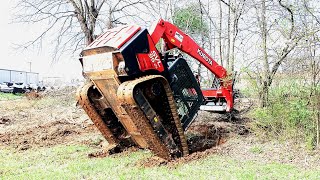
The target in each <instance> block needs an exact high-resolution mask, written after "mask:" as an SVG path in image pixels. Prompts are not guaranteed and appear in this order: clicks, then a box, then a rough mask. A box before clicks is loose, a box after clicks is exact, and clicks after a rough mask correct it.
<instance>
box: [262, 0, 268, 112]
mask: <svg viewBox="0 0 320 180" xmlns="http://www.w3.org/2000/svg"><path fill="white" fill-rule="evenodd" d="M260 27H261V36H262V54H263V57H262V63H263V77H262V83H263V84H262V92H261V94H262V96H261V99H260V100H261V103H260V105H261V107H266V106H267V103H268V96H269V83H268V81H269V76H270V70H269V62H268V54H267V20H266V1H265V0H262V2H261V26H260Z"/></svg>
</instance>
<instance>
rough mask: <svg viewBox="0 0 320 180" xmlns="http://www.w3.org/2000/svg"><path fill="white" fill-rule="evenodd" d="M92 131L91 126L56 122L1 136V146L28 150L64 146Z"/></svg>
mask: <svg viewBox="0 0 320 180" xmlns="http://www.w3.org/2000/svg"><path fill="white" fill-rule="evenodd" d="M91 131H94V130H93V128H92V127H90V126H87V127H84V126H82V125H81V124H75V123H69V122H62V121H55V122H51V123H47V124H44V125H38V126H36V127H35V128H29V129H25V130H22V131H17V132H6V133H3V134H0V145H7V146H11V147H14V148H16V149H18V150H27V149H29V148H32V147H43V146H52V145H56V144H64V143H66V142H70V141H72V140H73V139H74V138H77V136H78V135H79V134H83V133H88V132H91Z"/></svg>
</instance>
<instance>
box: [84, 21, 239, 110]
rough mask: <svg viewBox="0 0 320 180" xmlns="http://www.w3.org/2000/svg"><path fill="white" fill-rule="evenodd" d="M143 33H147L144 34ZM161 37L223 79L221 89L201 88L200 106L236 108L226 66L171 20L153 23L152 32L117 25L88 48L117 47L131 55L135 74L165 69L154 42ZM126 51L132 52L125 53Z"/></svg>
mask: <svg viewBox="0 0 320 180" xmlns="http://www.w3.org/2000/svg"><path fill="white" fill-rule="evenodd" d="M141 34H144V35H143V36H142V35H141ZM161 38H162V39H163V40H164V42H165V48H166V50H170V49H173V48H177V49H179V50H180V51H182V52H184V53H187V54H188V55H190V56H191V57H193V58H194V59H196V60H197V61H199V62H200V63H201V64H202V65H204V66H205V67H206V68H207V69H209V70H210V71H211V72H212V73H213V74H214V75H215V77H216V78H218V79H219V80H220V87H219V88H218V89H215V88H209V89H201V91H202V94H203V96H204V98H205V103H204V105H203V106H201V107H200V109H202V110H206V111H227V112H229V111H231V110H232V108H233V88H232V79H231V78H230V76H229V75H228V73H227V71H226V69H225V68H223V67H222V66H220V65H219V64H218V63H217V62H216V61H215V60H214V59H213V58H212V57H211V56H210V55H209V54H208V53H207V52H206V51H205V50H204V49H203V48H201V47H200V46H199V45H198V44H197V43H196V42H195V41H194V40H193V39H192V38H191V37H189V36H188V35H187V34H185V33H184V32H182V31H181V30H180V29H179V28H178V27H176V26H175V25H173V24H171V23H170V22H167V21H164V20H163V19H160V20H158V21H157V22H155V23H154V24H153V26H152V27H151V29H150V30H149V32H148V31H147V30H145V29H142V28H141V27H139V26H136V25H127V26H121V27H118V28H114V29H111V30H108V31H106V32H105V33H103V34H102V35H100V36H99V37H98V38H97V39H96V40H95V41H94V42H92V43H91V44H90V45H89V46H88V47H87V48H88V49H97V51H98V50H99V47H101V48H102V47H106V46H108V47H113V48H114V49H118V50H119V51H121V53H122V54H123V55H124V59H130V58H131V60H130V61H128V62H126V71H127V74H129V75H132V76H134V75H135V74H136V73H137V72H148V71H156V72H158V73H162V72H163V71H165V67H164V66H165V65H164V64H163V62H162V61H161V56H160V54H159V51H158V50H157V48H156V46H155V45H156V44H157V43H158V42H159V40H160V39H161ZM136 39H139V40H136ZM133 42H134V43H133ZM84 52H85V50H84ZM126 54H130V55H128V56H127V57H125V55H126ZM132 57H136V61H134V60H132ZM216 107H220V108H216Z"/></svg>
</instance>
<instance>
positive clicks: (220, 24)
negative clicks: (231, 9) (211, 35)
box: [218, 0, 223, 66]
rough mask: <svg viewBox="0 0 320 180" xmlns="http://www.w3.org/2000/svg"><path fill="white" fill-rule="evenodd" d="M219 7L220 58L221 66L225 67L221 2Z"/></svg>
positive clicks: (219, 0) (219, 1)
mask: <svg viewBox="0 0 320 180" xmlns="http://www.w3.org/2000/svg"><path fill="white" fill-rule="evenodd" d="M218 5H219V18H218V21H219V27H218V46H219V57H220V65H221V66H223V53H222V44H221V41H222V39H221V38H222V7H221V0H218Z"/></svg>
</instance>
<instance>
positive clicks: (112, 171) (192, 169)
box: [0, 145, 320, 179]
mask: <svg viewBox="0 0 320 180" xmlns="http://www.w3.org/2000/svg"><path fill="white" fill-rule="evenodd" d="M94 151H96V149H93V148H89V147H86V146H78V145H70V146H67V145H59V146H55V147H52V148H40V149H37V150H32V149H30V150H27V151H24V152H15V151H13V150H12V149H4V148H1V149H0V164H1V166H0V179H320V169H301V168H298V167H295V166H293V165H286V164H279V163H269V164H263V163H260V162H253V161H248V160H245V159H233V158H232V157H228V156H222V155H211V156H209V157H207V158H205V159H201V160H198V161H192V162H189V163H185V164H180V165H177V166H175V167H168V166H160V167H152V168H144V167H138V166H136V163H137V162H139V161H141V160H143V159H144V158H147V157H150V156H151V154H150V153H149V152H147V151H138V152H134V153H128V154H120V155H115V156H111V157H105V158H93V159H90V158H88V156H87V154H88V153H90V152H94ZM315 168H317V167H315ZM318 168H319V167H318Z"/></svg>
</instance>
